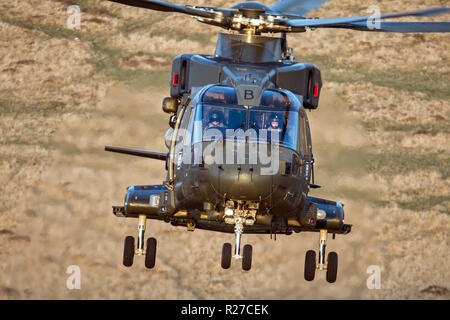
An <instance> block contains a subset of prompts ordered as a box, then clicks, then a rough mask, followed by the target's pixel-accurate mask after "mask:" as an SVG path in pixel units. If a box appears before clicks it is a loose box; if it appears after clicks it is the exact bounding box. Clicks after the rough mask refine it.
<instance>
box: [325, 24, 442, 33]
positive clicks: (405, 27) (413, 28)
mask: <svg viewBox="0 0 450 320" xmlns="http://www.w3.org/2000/svg"><path fill="white" fill-rule="evenodd" d="M325 28H344V29H352V30H359V31H374V32H377V31H378V32H399V33H415V32H450V22H391V21H389V22H380V25H379V26H376V27H375V26H374V27H373V28H370V27H369V26H368V25H367V23H366V22H354V23H348V24H342V25H330V26H325Z"/></svg>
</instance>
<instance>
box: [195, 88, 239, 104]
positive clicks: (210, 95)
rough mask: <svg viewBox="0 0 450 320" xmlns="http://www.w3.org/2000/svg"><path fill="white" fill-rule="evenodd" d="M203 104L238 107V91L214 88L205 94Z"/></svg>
mask: <svg viewBox="0 0 450 320" xmlns="http://www.w3.org/2000/svg"><path fill="white" fill-rule="evenodd" d="M202 102H203V103H206V104H219V105H236V104H237V95H236V90H235V89H234V88H232V87H224V86H214V87H211V88H209V89H208V90H206V92H205V93H204V94H203V98H202Z"/></svg>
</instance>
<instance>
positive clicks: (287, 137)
mask: <svg viewBox="0 0 450 320" xmlns="http://www.w3.org/2000/svg"><path fill="white" fill-rule="evenodd" d="M297 123H298V112H297V111H285V110H274V109H272V108H253V109H251V110H250V122H249V125H250V129H253V130H255V132H256V133H257V137H258V140H259V141H264V140H265V139H267V140H266V141H267V142H269V143H270V142H272V141H274V140H275V139H276V141H279V143H280V144H281V145H284V146H287V147H289V148H291V149H294V150H295V149H297Z"/></svg>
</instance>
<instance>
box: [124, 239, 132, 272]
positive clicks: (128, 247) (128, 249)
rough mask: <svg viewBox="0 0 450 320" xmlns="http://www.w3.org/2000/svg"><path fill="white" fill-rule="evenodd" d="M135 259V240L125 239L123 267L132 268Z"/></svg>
mask: <svg viewBox="0 0 450 320" xmlns="http://www.w3.org/2000/svg"><path fill="white" fill-rule="evenodd" d="M133 259H134V238H133V237H132V236H128V237H126V238H125V244H124V246H123V265H124V266H125V267H131V266H132V265H133Z"/></svg>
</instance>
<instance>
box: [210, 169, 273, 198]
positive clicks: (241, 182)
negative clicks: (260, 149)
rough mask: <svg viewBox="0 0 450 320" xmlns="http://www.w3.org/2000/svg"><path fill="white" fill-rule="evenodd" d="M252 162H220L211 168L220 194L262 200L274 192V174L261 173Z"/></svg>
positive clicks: (211, 174)
mask: <svg viewBox="0 0 450 320" xmlns="http://www.w3.org/2000/svg"><path fill="white" fill-rule="evenodd" d="M260 169H261V168H260V167H259V166H257V165H251V164H219V165H213V166H211V168H210V177H211V180H210V181H211V184H212V186H213V188H214V190H215V191H216V193H218V194H219V195H220V196H223V197H226V198H229V199H242V200H262V199H265V198H267V197H269V196H270V195H271V193H272V192H273V176H272V175H261V172H260Z"/></svg>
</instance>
